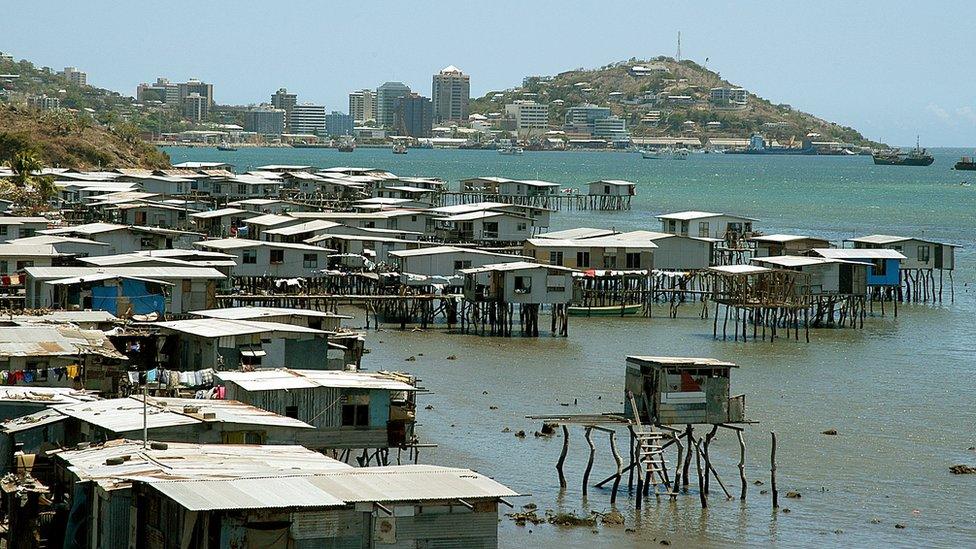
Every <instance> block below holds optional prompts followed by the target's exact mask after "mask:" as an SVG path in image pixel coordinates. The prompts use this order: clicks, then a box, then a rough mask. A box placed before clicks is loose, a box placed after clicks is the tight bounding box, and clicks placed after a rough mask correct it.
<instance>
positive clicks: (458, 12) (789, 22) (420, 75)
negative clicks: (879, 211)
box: [0, 0, 976, 146]
mask: <svg viewBox="0 0 976 549" xmlns="http://www.w3.org/2000/svg"><path fill="white" fill-rule="evenodd" d="M974 28H976V2H971V1H970V2H938V3H932V4H931V5H930V3H928V2H898V1H891V0H888V1H877V2H851V1H839V2H824V1H821V0H815V1H810V0H806V1H802V2H782V1H772V0H770V1H767V2H761V3H760V2H753V1H735V2H709V1H699V2H687V1H685V2H651V1H641V2H637V1H634V2H614V1H608V0H600V1H589V2H547V1H526V0H522V1H512V2H510V1H507V0H493V1H490V2H469V1H463V0H454V1H423V0H421V1H415V2H403V1H389V2H375V1H367V0H358V1H356V2H344V3H339V2H324V1H323V2H285V1H267V0H264V1H261V2H256V1H249V0H237V1H224V0H196V1H193V2H188V1H183V0H170V1H168V2H143V1H139V2H134V1H127V2H119V1H114V2H108V1H101V0H84V1H77V0H71V1H57V0H47V1H43V2H42V1H37V0H26V1H24V0H2V2H0V50H2V51H6V52H10V53H12V54H13V55H14V56H15V57H17V58H28V59H31V60H32V61H34V62H35V63H38V64H40V65H48V66H51V67H55V68H61V67H64V66H65V65H74V66H77V67H79V68H80V69H82V70H85V71H87V72H88V79H89V83H91V84H93V85H97V86H101V87H105V88H110V89H114V90H119V91H122V92H124V93H126V94H128V95H134V94H135V87H136V85H137V84H139V83H140V82H143V81H152V80H154V79H155V78H156V77H157V76H164V77H168V78H170V79H171V80H184V79H187V78H191V77H196V78H200V79H203V80H206V81H209V82H212V83H213V84H214V95H215V98H216V100H217V101H218V102H220V103H232V104H248V103H259V102H262V101H268V99H269V96H270V94H271V93H272V92H274V91H275V90H276V89H278V88H279V87H282V86H284V87H287V88H288V89H289V90H290V91H294V92H297V93H298V94H299V101H313V102H317V103H324V104H325V105H326V106H327V107H328V108H329V109H330V110H332V109H334V110H342V111H345V110H347V107H348V104H347V94H348V92H349V91H351V90H354V89H360V88H375V87H376V86H377V85H379V84H381V83H383V82H385V81H388V80H400V81H403V82H405V83H406V84H408V85H409V86H410V87H411V88H413V89H414V90H416V91H419V92H421V93H423V94H424V95H429V94H430V84H431V75H432V74H433V73H434V72H436V71H438V70H439V69H441V68H442V67H444V66H447V65H452V64H453V65H457V66H458V67H460V68H461V69H463V70H464V71H465V72H467V73H469V74H470V75H471V92H472V95H481V94H483V93H484V92H486V91H489V90H494V89H503V88H507V87H511V86H514V85H517V84H519V83H520V82H521V79H522V77H523V76H525V75H529V74H555V73H557V72H560V71H563V70H566V69H571V68H576V67H597V66H600V65H604V64H607V63H610V62H613V61H619V60H625V59H629V58H631V57H639V58H646V57H653V56H656V55H662V54H663V55H674V53H675V38H676V34H677V31H679V30H680V31H681V37H682V45H681V51H682V56H683V57H684V58H688V59H693V60H695V61H698V62H699V63H702V62H704V60H705V58H706V57H707V58H708V59H709V61H708V67H709V68H711V69H714V70H718V71H719V72H720V73H721V74H722V75H723V76H724V77H725V78H727V79H728V80H730V81H732V82H734V83H736V84H739V85H741V86H744V87H745V88H747V89H749V90H750V91H753V92H755V93H758V94H759V95H761V96H764V97H766V98H768V99H770V100H772V101H773V102H777V103H789V104H791V105H793V106H794V107H796V108H798V109H802V110H805V111H808V112H811V113H814V114H816V115H818V116H821V117H823V118H826V119H828V120H832V121H835V122H838V123H842V124H847V125H850V126H853V127H855V128H857V129H858V130H860V131H861V132H862V133H864V134H865V135H866V136H867V137H869V138H872V139H880V140H884V141H886V142H889V143H896V144H909V143H911V144H914V141H915V135H916V134H920V135H921V139H922V143H923V144H924V145H929V146H938V145H942V146H951V145H958V146H976V71H974V70H973V69H974V64H973V61H974V58H976V31H974Z"/></svg>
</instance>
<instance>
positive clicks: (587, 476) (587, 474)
mask: <svg viewBox="0 0 976 549" xmlns="http://www.w3.org/2000/svg"><path fill="white" fill-rule="evenodd" d="M583 433H584V434H583V438H585V439H586V443H587V444H588V445H589V446H590V459H589V460H588V461H587V462H586V471H584V472H583V495H584V496H585V495H586V485H587V483H589V482H590V471H592V470H593V456H595V455H596V446H594V445H593V437H592V435H593V427H589V426H587V427H586V429H584V431H583Z"/></svg>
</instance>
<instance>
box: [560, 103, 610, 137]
mask: <svg viewBox="0 0 976 549" xmlns="http://www.w3.org/2000/svg"><path fill="white" fill-rule="evenodd" d="M610 116H611V112H610V107H598V106H596V105H591V104H583V105H577V106H575V107H570V108H569V109H567V110H566V120H565V127H566V131H567V132H572V133H582V134H587V135H593V130H594V127H595V123H596V121H597V120H600V119H603V118H609V117H610Z"/></svg>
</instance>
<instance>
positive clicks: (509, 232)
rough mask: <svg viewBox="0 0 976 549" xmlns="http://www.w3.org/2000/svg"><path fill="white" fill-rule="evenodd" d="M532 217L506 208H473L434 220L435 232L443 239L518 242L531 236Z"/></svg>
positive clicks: (487, 242)
mask: <svg viewBox="0 0 976 549" xmlns="http://www.w3.org/2000/svg"><path fill="white" fill-rule="evenodd" d="M532 230H533V224H532V219H531V218H530V217H528V216H526V215H522V214H519V213H515V212H504V211H490V210H486V211H473V212H464V213H458V214H454V215H450V216H447V217H443V218H438V219H436V220H435V229H434V235H435V236H436V237H437V239H438V240H441V241H443V242H475V243H478V244H485V245H496V246H497V245H501V244H506V243H518V242H522V241H524V240H525V239H526V238H528V237H529V236H531V235H532Z"/></svg>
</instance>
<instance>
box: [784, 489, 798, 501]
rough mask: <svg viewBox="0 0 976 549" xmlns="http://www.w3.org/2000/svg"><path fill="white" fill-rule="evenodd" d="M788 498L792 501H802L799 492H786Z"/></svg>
mask: <svg viewBox="0 0 976 549" xmlns="http://www.w3.org/2000/svg"><path fill="white" fill-rule="evenodd" d="M786 497H788V498H792V499H800V492H797V491H795V490H790V491H789V492H786Z"/></svg>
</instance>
